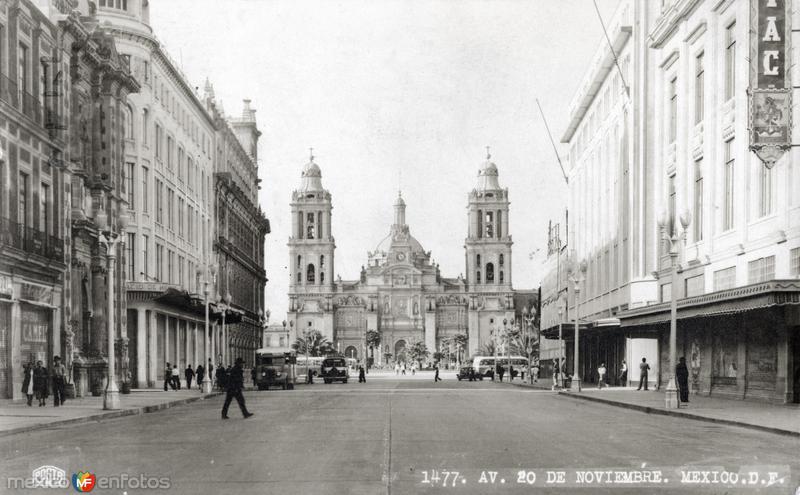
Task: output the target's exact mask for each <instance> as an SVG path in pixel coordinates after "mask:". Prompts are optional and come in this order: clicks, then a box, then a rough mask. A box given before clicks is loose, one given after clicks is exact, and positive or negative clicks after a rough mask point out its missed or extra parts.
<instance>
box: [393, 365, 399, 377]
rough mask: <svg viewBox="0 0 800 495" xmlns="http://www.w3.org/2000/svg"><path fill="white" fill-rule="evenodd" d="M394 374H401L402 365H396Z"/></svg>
mask: <svg viewBox="0 0 800 495" xmlns="http://www.w3.org/2000/svg"><path fill="white" fill-rule="evenodd" d="M394 374H395V375H399V374H400V363H394Z"/></svg>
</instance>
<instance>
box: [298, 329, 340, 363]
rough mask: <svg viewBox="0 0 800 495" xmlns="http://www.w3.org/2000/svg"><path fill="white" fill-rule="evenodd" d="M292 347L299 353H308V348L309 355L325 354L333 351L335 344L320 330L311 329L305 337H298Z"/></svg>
mask: <svg viewBox="0 0 800 495" xmlns="http://www.w3.org/2000/svg"><path fill="white" fill-rule="evenodd" d="M292 349H294V350H295V351H297V354H306V350H308V353H307V354H308V355H309V356H312V357H316V356H325V355H328V354H331V353H333V344H331V342H330V341H329V340H328V339H327V337H325V336H323V335H322V333H321V332H320V331H319V330H311V331H310V332H309V333H308V334H307V335H306V336H305V337H297V340H296V341H295V343H294V344H292Z"/></svg>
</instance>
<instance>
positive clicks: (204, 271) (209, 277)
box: [197, 264, 217, 394]
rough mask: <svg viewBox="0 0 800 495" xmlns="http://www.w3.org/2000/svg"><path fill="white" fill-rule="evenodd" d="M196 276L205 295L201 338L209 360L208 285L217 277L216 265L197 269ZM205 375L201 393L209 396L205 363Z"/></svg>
mask: <svg viewBox="0 0 800 495" xmlns="http://www.w3.org/2000/svg"><path fill="white" fill-rule="evenodd" d="M197 275H198V276H201V277H203V295H205V310H206V321H205V323H206V330H205V334H204V338H203V351H204V353H205V358H206V359H209V357H210V343H209V338H210V337H209V331H208V327H209V322H208V305H209V296H210V294H211V289H210V288H209V285H210V284H212V283H214V281H213V279H214V278H215V277H216V275H217V265H215V264H210V265H208V266H207V267H202V266H201V267H198V268H197ZM206 374H207V375H208V376H207V379H206V380H204V381H203V393H204V394H210V393H211V382H212V380H213V378H212V376H211V368H208V363H207V362H206Z"/></svg>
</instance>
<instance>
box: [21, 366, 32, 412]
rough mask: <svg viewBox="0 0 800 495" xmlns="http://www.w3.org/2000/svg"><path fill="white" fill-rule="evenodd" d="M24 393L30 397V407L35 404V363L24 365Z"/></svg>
mask: <svg viewBox="0 0 800 495" xmlns="http://www.w3.org/2000/svg"><path fill="white" fill-rule="evenodd" d="M22 376H23V378H22V393H23V394H25V396H26V397H27V398H28V407H32V406H33V363H25V364H23V365H22Z"/></svg>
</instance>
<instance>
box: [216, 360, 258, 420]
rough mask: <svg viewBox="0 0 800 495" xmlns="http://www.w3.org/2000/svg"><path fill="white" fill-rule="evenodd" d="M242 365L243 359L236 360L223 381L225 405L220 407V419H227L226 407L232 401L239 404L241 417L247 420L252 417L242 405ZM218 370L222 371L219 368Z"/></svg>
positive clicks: (243, 404)
mask: <svg viewBox="0 0 800 495" xmlns="http://www.w3.org/2000/svg"><path fill="white" fill-rule="evenodd" d="M243 363H244V359H242V358H236V364H235V366H234V367H233V368H231V371H230V373H228V376H227V377H226V379H225V404H224V405H223V406H222V419H228V406H230V405H231V401H232V400H233V399H236V403H237V404H239V409H241V410H242V416H244V417H245V418H249V417H250V416H252V415H253V413H251V412H249V411H248V410H247V406H246V405H245V403H244V396H243V395H242V388H243V387H244V370H243V369H242V364H243ZM220 369H222V367H221V366H220Z"/></svg>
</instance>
